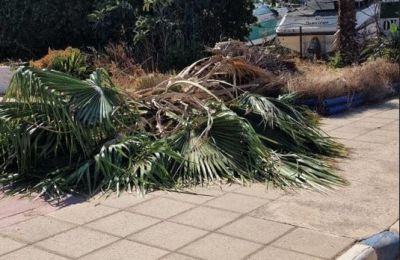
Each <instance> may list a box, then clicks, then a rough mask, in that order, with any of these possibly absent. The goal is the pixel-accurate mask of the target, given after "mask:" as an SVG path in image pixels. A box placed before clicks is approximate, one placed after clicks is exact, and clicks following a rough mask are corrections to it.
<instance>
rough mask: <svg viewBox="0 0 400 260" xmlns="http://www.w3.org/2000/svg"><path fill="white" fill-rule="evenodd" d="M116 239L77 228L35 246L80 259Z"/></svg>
mask: <svg viewBox="0 0 400 260" xmlns="http://www.w3.org/2000/svg"><path fill="white" fill-rule="evenodd" d="M117 239H118V238H117V237H114V236H110V235H107V234H104V233H100V232H97V231H93V230H90V229H87V228H83V227H78V228H75V229H72V230H70V231H67V232H65V233H62V234H59V235H56V236H54V237H51V238H48V239H46V240H43V241H40V242H38V243H37V244H36V245H38V246H40V247H42V248H45V249H48V250H51V251H53V252H57V253H60V254H62V255H65V256H69V257H80V256H82V255H84V254H87V253H90V252H91V251H93V250H95V249H98V248H100V247H103V246H105V245H108V244H110V243H112V242H114V241H115V240H117Z"/></svg>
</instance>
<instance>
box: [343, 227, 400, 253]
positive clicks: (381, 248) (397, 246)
mask: <svg viewBox="0 0 400 260" xmlns="http://www.w3.org/2000/svg"><path fill="white" fill-rule="evenodd" d="M399 251H400V240H399V221H397V222H396V223H395V224H394V225H393V226H392V227H391V228H390V230H389V231H384V232H382V233H379V234H376V235H373V236H372V237H369V238H368V239H365V240H362V241H360V242H359V243H357V244H355V245H354V246H353V247H351V248H350V249H349V250H348V251H346V252H345V253H344V254H343V255H341V256H340V257H338V258H337V260H396V259H398V258H399V255H400V252H399Z"/></svg>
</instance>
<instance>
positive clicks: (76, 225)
mask: <svg viewBox="0 0 400 260" xmlns="http://www.w3.org/2000/svg"><path fill="white" fill-rule="evenodd" d="M378 113H380V112H378ZM360 120H362V119H358V120H355V121H360ZM394 121H398V120H393V121H392V122H389V123H387V124H385V125H384V126H386V125H389V124H392V123H393V122H394ZM340 127H342V126H338V128H340ZM382 127H383V126H382ZM374 130H376V129H372V130H371V131H374ZM359 142H365V141H359ZM239 188H240V187H237V188H235V189H233V190H229V191H224V190H223V189H221V191H222V193H221V194H220V195H218V196H212V197H213V198H212V199H210V200H207V201H205V202H203V203H191V202H188V201H184V200H180V199H177V198H170V197H167V198H166V199H170V200H174V201H179V202H184V203H188V204H193V205H194V207H192V208H190V209H188V210H185V211H183V212H180V213H178V214H176V215H174V216H171V217H169V218H166V219H162V218H158V217H154V216H150V215H145V214H140V213H138V212H131V211H127V210H128V209H130V208H133V207H135V206H138V205H140V204H143V203H147V202H149V201H151V200H153V199H156V198H160V197H164V196H165V195H152V196H154V197H152V198H149V199H147V200H145V201H143V202H140V203H137V204H135V205H133V206H128V207H124V208H116V207H112V206H109V205H105V204H101V203H98V204H94V206H95V205H102V206H104V207H109V208H113V209H116V210H117V211H115V212H113V213H111V214H107V215H104V216H102V217H99V218H96V219H94V220H91V221H89V222H87V223H84V224H76V223H72V222H69V221H64V220H61V219H58V218H55V219H57V220H58V221H62V222H66V223H71V224H73V225H74V227H72V228H70V229H67V230H64V231H62V232H57V233H56V234H53V235H51V236H48V237H46V238H43V239H41V240H38V241H35V242H34V243H38V242H40V241H42V240H46V239H49V238H51V237H53V236H56V235H59V234H62V233H65V232H68V231H70V230H72V229H75V228H78V227H80V226H81V227H84V228H88V229H92V230H95V231H97V232H101V233H105V234H109V233H107V232H104V231H101V230H97V229H94V228H90V227H88V226H87V225H88V224H90V223H92V222H95V221H98V220H100V219H104V218H107V217H109V216H112V215H115V214H118V213H120V212H129V213H132V214H137V215H143V216H149V217H152V218H155V219H158V220H160V221H158V222H156V223H155V224H153V225H151V226H154V225H157V224H159V223H162V222H173V221H171V220H169V219H170V218H173V217H175V216H178V215H180V214H184V213H185V212H187V211H190V210H193V209H196V208H199V207H202V206H203V207H209V208H215V209H218V210H222V211H227V212H235V213H238V212H236V211H231V210H226V209H223V208H218V207H212V206H209V205H204V204H206V203H209V202H210V201H212V200H215V199H218V198H220V197H222V196H225V195H227V194H229V193H233V194H238V195H243V196H248V197H255V198H260V199H263V200H267V202H266V203H264V204H263V205H261V206H260V207H263V206H265V205H267V204H269V203H271V202H274V201H276V200H279V199H281V198H282V197H285V196H287V194H283V195H282V196H279V197H277V198H275V199H273V200H271V199H267V198H264V197H259V196H254V195H249V194H243V193H240V192H237V190H238V189H239ZM217 190H218V189H217ZM150 194H151V193H150ZM193 195H196V194H193ZM203 196H207V195H203ZM164 198H165V197H164ZM87 203H90V204H92V203H91V202H90V201H88V202H87ZM92 205H93V204H92ZM260 207H258V208H260ZM258 208H256V209H254V210H252V211H250V212H247V213H240V214H241V215H240V216H238V217H237V218H235V219H233V220H232V221H230V222H227V223H226V224H224V225H222V226H220V227H218V228H216V229H215V230H213V231H211V232H210V231H208V230H204V231H207V232H208V233H206V234H205V235H204V236H202V237H205V236H207V235H209V234H211V233H216V234H223V235H225V236H228V237H233V238H238V237H236V236H232V235H228V234H224V233H220V232H218V230H219V229H222V228H223V227H224V226H227V225H230V224H231V223H233V222H235V221H238V220H239V219H241V218H243V217H246V216H250V217H253V218H258V219H263V220H268V221H273V222H276V223H280V224H286V225H291V226H293V229H291V231H292V230H295V229H296V228H298V227H299V226H296V225H293V224H290V223H282V222H277V221H274V220H269V219H266V218H259V217H256V216H251V215H249V214H251V213H252V212H253V211H255V210H257V209H258ZM27 211H30V210H27ZM17 214H20V213H17ZM38 216H45V217H50V218H52V217H51V216H49V215H48V214H38V215H37V216H33V217H32V218H35V217H38ZM32 218H30V219H27V220H23V221H20V222H18V223H22V222H25V221H29V220H31V219H32ZM18 223H14V224H13V225H17V224H18ZM173 223H175V222H173ZM177 224H180V225H185V224H182V223H177ZM13 225H11V226H13ZM185 226H190V227H194V228H197V229H201V228H199V227H195V226H191V225H185ZM149 227H150V226H148V227H145V228H143V229H140V230H137V231H136V232H133V233H132V234H134V233H137V232H141V231H143V230H145V229H147V228H149ZM304 228H306V229H309V228H307V227H304ZM291 231H288V233H290V232H291ZM132 234H129V235H127V236H131V235H132ZM109 235H111V236H113V237H118V236H116V235H114V234H109ZM285 235H286V234H283V235H281V236H280V238H281V237H283V236H285ZM0 236H3V237H7V236H4V235H1V234H0ZM127 236H126V237H127ZM126 237H124V238H121V239H118V240H116V241H113V242H112V243H110V244H113V243H116V242H118V241H120V240H122V239H125V238H126ZM202 237H200V238H198V239H196V240H193V241H191V242H189V243H187V244H186V245H183V246H182V247H181V248H183V247H186V246H188V245H190V244H192V243H194V242H195V241H197V240H200V239H201V238H202ZM7 238H10V237H7ZM10 239H12V240H15V241H21V240H17V239H14V238H10ZM239 239H241V240H247V239H244V238H239ZM277 239H279V238H276V239H275V240H277ZM352 239H354V238H352ZM247 241H251V242H253V243H258V244H260V243H259V242H255V241H252V240H247ZM21 242H23V243H24V246H22V247H20V248H18V249H15V250H13V251H10V252H7V253H6V254H2V255H7V254H10V253H12V252H15V251H18V250H21V249H23V248H26V247H28V246H34V247H37V246H35V245H34V243H27V242H26V241H21ZM135 242H138V243H140V244H144V245H147V246H151V247H153V248H158V247H157V246H154V245H148V244H145V243H143V242H140V241H135ZM270 243H273V242H272V241H271V242H270ZM110 244H107V245H104V246H102V247H100V248H98V249H96V250H94V251H97V250H101V249H103V248H106V247H108V246H109V245H110ZM273 247H276V246H273ZM38 248H40V249H42V248H41V247H38ZM181 248H178V249H176V250H174V251H171V250H168V249H165V248H159V249H163V250H167V251H169V253H167V254H166V255H164V256H162V257H161V258H163V257H165V256H167V255H169V254H173V253H178V254H182V255H187V254H185V253H182V252H179V251H178V250H180V249H181ZM264 248H265V247H264ZM278 248H279V247H278ZM282 249H285V250H289V251H293V252H297V251H294V250H290V249H286V248H282ZM44 250H45V251H47V252H51V253H55V254H56V255H60V256H63V257H67V258H68V259H73V258H71V257H68V256H64V255H61V254H60V253H57V252H53V251H51V250H48V249H44ZM259 250H262V249H261V248H260V249H258V250H256V251H259ZM94 251H92V252H89V253H87V254H90V253H93V252H94ZM253 253H254V252H253ZM253 253H252V254H253ZM298 253H301V254H305V253H303V252H298ZM83 256H84V255H83ZM188 256H191V255H188ZM310 256H311V255H310ZM80 257H82V256H80ZM191 257H195V256H191ZM195 258H198V257H195ZM198 259H200V258H198Z"/></svg>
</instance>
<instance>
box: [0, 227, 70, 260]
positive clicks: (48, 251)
mask: <svg viewBox="0 0 400 260" xmlns="http://www.w3.org/2000/svg"><path fill="white" fill-rule="evenodd" d="M71 229H73V228H71ZM61 233H63V232H59V233H57V234H56V235H58V234H61ZM0 237H3V238H8V239H11V240H14V241H17V242H20V243H23V244H24V246H22V247H19V248H17V249H14V250H11V251H9V252H7V253H4V254H0V257H3V256H7V255H9V254H12V253H14V252H17V251H19V250H22V249H24V248H27V247H30V246H31V247H34V248H37V249H40V250H42V251H45V252H47V253H51V254H55V255H58V256H62V257H64V258H67V259H74V258H71V257H70V256H66V255H63V254H61V253H58V252H55V251H52V250H49V249H47V248H42V247H40V246H37V245H35V243H37V242H40V241H42V240H45V239H47V238H48V237H46V238H43V239H40V240H37V241H35V242H27V241H24V240H21V239H16V238H12V237H8V236H6V235H3V234H0ZM50 237H52V236H50Z"/></svg>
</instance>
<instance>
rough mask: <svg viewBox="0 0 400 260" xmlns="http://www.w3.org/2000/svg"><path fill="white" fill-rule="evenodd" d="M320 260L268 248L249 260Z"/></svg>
mask: <svg viewBox="0 0 400 260" xmlns="http://www.w3.org/2000/svg"><path fill="white" fill-rule="evenodd" d="M277 259H279V260H318V259H322V258H318V257H313V256H310V255H304V254H301V253H297V252H293V251H289V250H284V249H280V248H275V247H272V246H268V247H266V248H264V249H263V250H261V251H259V252H257V253H256V254H254V255H251V256H250V257H249V258H248V260H277Z"/></svg>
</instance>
